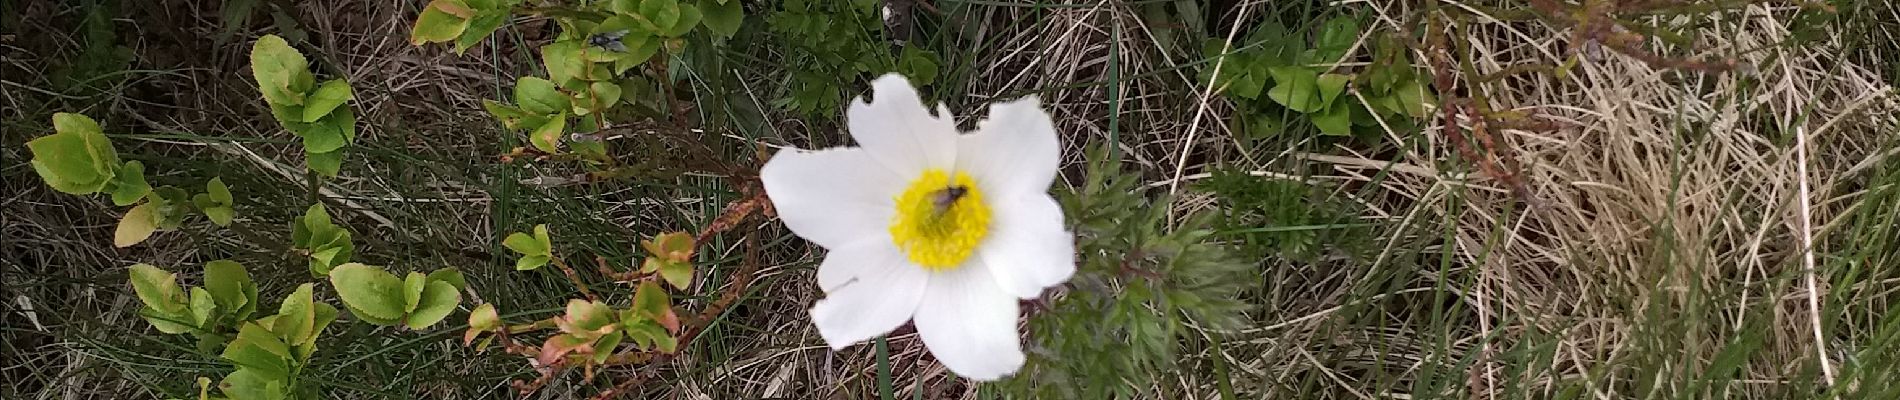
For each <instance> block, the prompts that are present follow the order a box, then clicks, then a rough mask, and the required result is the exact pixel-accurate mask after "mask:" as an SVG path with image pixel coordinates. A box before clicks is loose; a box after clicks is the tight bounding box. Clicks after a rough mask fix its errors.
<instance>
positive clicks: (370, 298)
mask: <svg viewBox="0 0 1900 400" xmlns="http://www.w3.org/2000/svg"><path fill="white" fill-rule="evenodd" d="M330 284H331V285H332V286H334V287H336V293H337V297H339V298H342V299H343V304H344V305H347V306H349V307H350V310H351V311H357V312H360V313H362V314H366V315H368V316H370V317H374V318H377V319H380V320H383V321H389V320H395V319H398V318H402V316H403V314H404V313H405V307H404V306H403V294H402V293H403V281H402V280H401V279H397V278H396V276H395V275H391V274H390V273H389V272H386V271H383V269H382V268H377V267H372V266H368V265H363V264H358V263H349V264H343V265H338V266H336V268H332V269H330ZM366 320H367V319H366Z"/></svg>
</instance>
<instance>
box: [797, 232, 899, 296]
mask: <svg viewBox="0 0 1900 400" xmlns="http://www.w3.org/2000/svg"><path fill="white" fill-rule="evenodd" d="M895 268H910V269H920V268H919V267H918V266H917V265H915V264H912V263H911V262H910V260H909V259H908V258H906V257H905V256H904V253H903V251H900V250H898V249H897V245H896V244H892V243H891V241H890V239H889V238H888V237H878V238H872V239H866V240H859V241H856V242H852V243H851V244H849V245H846V246H844V247H839V248H836V249H832V250H831V254H826V255H825V261H824V262H822V263H819V264H818V288H819V289H823V290H824V291H825V293H831V292H835V291H837V290H838V288H839V287H843V286H844V285H845V284H848V283H851V281H852V280H855V279H859V278H860V277H863V276H865V275H873V274H877V273H881V272H883V271H884V270H886V269H895Z"/></svg>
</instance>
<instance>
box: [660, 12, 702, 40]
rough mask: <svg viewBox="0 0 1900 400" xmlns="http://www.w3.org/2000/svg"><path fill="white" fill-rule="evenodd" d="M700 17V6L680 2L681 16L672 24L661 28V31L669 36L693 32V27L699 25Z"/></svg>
mask: <svg viewBox="0 0 1900 400" xmlns="http://www.w3.org/2000/svg"><path fill="white" fill-rule="evenodd" d="M699 18H700V16H699V7H694V6H693V5H691V4H680V5H679V18H678V19H675V20H674V21H673V25H672V26H670V27H667V28H666V29H663V30H661V31H660V33H661V34H662V35H664V36H667V37H680V36H685V35H686V33H687V32H692V31H693V28H695V27H698V26H699Z"/></svg>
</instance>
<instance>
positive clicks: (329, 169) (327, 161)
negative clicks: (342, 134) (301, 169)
mask: <svg viewBox="0 0 1900 400" xmlns="http://www.w3.org/2000/svg"><path fill="white" fill-rule="evenodd" d="M303 155H304V160H303V162H304V164H305V165H308V166H309V167H310V170H311V171H316V172H317V174H318V175H323V176H325V177H331V178H334V177H336V174H337V172H339V171H340V170H342V169H343V152H341V151H332V152H328V153H311V152H307V151H306V152H304V154H303Z"/></svg>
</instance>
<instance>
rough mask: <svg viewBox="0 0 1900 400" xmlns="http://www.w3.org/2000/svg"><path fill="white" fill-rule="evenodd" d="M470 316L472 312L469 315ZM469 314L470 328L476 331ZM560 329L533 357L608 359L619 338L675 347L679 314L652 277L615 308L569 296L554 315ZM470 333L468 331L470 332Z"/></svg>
mask: <svg viewBox="0 0 1900 400" xmlns="http://www.w3.org/2000/svg"><path fill="white" fill-rule="evenodd" d="M471 318H472V317H471ZM474 322H475V321H474V320H473V319H471V320H470V324H471V327H470V328H469V329H470V331H474V330H475V328H474V327H473V324H474ZM555 326H556V327H558V328H559V331H560V333H557V334H555V335H554V336H550V337H548V339H547V341H546V342H544V343H542V345H541V353H540V355H539V356H537V357H536V361H537V362H539V363H540V364H539V365H555V364H556V363H559V362H563V361H565V365H590V364H601V363H605V362H607V359H608V357H610V356H612V355H613V354H614V350H615V348H616V347H617V346H619V345H621V344H622V343H625V344H630V345H632V346H634V347H635V348H637V349H639V350H642V351H647V350H657V351H661V352H666V353H672V352H674V351H678V350H679V338H677V337H675V336H673V335H674V334H676V333H678V332H679V330H680V319H679V314H677V313H675V312H674V311H673V305H672V299H671V297H670V296H667V294H666V289H664V288H661V287H660V285H659V284H658V283H655V282H653V281H645V282H641V283H640V286H639V288H638V289H636V290H635V291H634V294H633V304H631V305H628V306H627V308H625V309H618V310H616V309H614V308H612V307H609V306H608V305H607V304H606V303H602V302H599V301H591V300H581V299H572V300H568V303H567V312H566V313H565V314H562V315H561V316H559V317H556V318H555ZM471 335H472V334H471Z"/></svg>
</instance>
